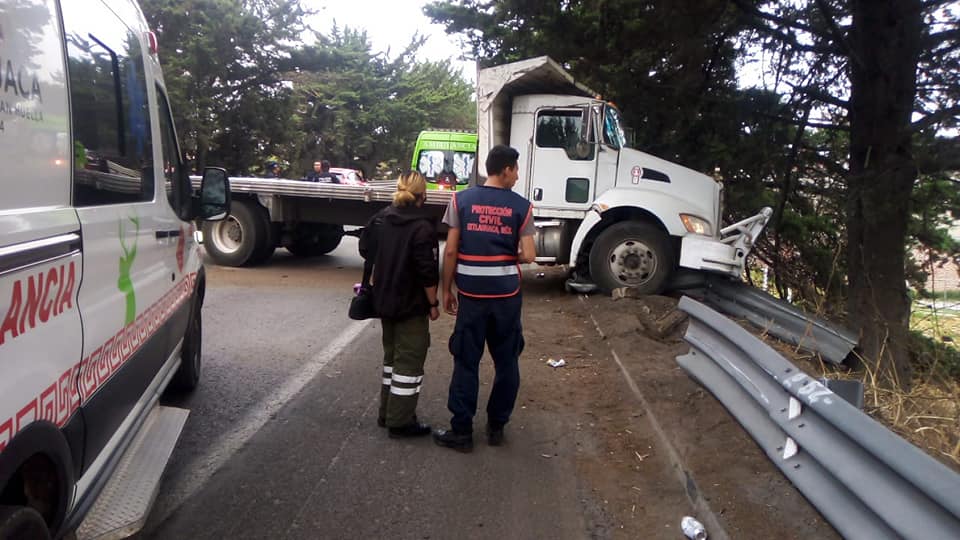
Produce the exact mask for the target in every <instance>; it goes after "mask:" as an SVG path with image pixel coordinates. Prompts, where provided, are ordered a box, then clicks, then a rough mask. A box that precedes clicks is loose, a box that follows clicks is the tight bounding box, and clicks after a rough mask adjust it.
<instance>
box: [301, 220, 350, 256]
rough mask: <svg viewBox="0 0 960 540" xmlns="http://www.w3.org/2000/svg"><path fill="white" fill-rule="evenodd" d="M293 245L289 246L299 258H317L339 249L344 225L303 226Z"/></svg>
mask: <svg viewBox="0 0 960 540" xmlns="http://www.w3.org/2000/svg"><path fill="white" fill-rule="evenodd" d="M301 229H302V230H301V231H298V232H299V233H300V234H298V235H297V236H296V237H295V238H294V240H293V243H292V244H290V245H289V246H287V249H288V250H289V251H290V253H293V254H294V255H296V256H298V257H317V256H319V255H326V254H327V253H330V252H331V251H333V250H335V249H337V246H339V245H340V240H342V239H343V226H342V225H326V224H323V225H301Z"/></svg>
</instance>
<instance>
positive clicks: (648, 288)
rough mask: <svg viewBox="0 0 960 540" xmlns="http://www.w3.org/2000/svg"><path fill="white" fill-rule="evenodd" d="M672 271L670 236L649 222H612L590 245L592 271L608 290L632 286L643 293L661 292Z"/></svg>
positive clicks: (594, 279)
mask: <svg viewBox="0 0 960 540" xmlns="http://www.w3.org/2000/svg"><path fill="white" fill-rule="evenodd" d="M672 273H673V250H672V249H671V248H670V239H669V238H668V237H667V234H666V233H665V232H663V231H661V230H660V229H658V228H657V227H655V226H653V225H650V224H648V223H640V222H637V221H625V222H622V223H617V224H615V225H612V226H610V227H609V228H608V229H607V230H605V231H603V232H602V233H600V237H599V238H597V240H596V242H594V243H593V247H592V248H591V249H590V275H591V277H592V278H593V281H594V282H595V283H596V284H597V285H598V286H599V287H600V288H601V289H602V290H603V291H605V292H607V293H609V292H610V291H612V290H613V289H616V288H619V287H631V288H633V289H636V290H637V292H639V293H640V294H659V293H661V292H663V290H664V288H665V287H666V284H667V280H668V279H669V278H670V275H671V274H672Z"/></svg>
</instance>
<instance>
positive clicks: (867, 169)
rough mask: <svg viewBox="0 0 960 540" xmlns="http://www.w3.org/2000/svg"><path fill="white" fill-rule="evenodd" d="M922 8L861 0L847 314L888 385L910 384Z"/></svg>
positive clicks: (915, 1)
mask: <svg viewBox="0 0 960 540" xmlns="http://www.w3.org/2000/svg"><path fill="white" fill-rule="evenodd" d="M922 29H923V19H922V14H921V2H920V0H854V2H853V26H852V28H851V38H852V39H851V41H850V42H849V45H850V49H851V50H850V81H851V93H850V107H851V110H850V167H849V181H848V188H849V192H848V200H847V203H848V208H847V210H848V214H847V235H848V236H847V239H848V242H849V244H848V253H847V257H848V269H849V285H850V287H849V299H848V310H849V314H850V318H851V323H852V324H853V326H854V327H855V329H856V330H858V331H859V332H860V336H861V339H860V345H861V352H862V354H863V358H864V360H865V361H866V362H867V365H868V366H872V367H875V368H877V373H878V375H879V378H880V380H881V381H882V382H884V383H886V384H894V385H901V386H903V387H909V385H910V374H911V369H910V360H909V356H908V350H907V341H908V340H907V338H908V330H909V316H910V301H909V299H908V297H907V288H906V281H905V280H906V272H905V268H904V265H905V253H906V237H907V222H908V218H909V216H910V193H911V190H912V188H913V183H914V180H915V178H916V167H915V164H914V161H913V156H912V153H911V131H910V120H911V113H912V111H913V102H914V96H915V94H916V71H917V63H918V57H919V50H920V38H921V34H922Z"/></svg>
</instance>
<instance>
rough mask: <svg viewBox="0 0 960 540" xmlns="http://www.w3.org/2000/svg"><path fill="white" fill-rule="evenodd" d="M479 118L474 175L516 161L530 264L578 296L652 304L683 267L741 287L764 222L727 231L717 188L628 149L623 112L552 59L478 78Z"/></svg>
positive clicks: (762, 218)
mask: <svg viewBox="0 0 960 540" xmlns="http://www.w3.org/2000/svg"><path fill="white" fill-rule="evenodd" d="M477 111H478V113H477V114H478V138H479V141H478V148H479V150H478V163H483V162H484V160H485V159H486V154H487V152H488V151H489V149H490V148H491V147H493V146H494V145H496V144H507V145H510V146H512V147H514V148H516V149H517V150H518V151H519V153H520V158H519V163H518V165H519V167H520V179H519V181H518V182H517V184H516V185H515V186H514V190H515V191H517V192H518V193H520V194H521V195H523V196H524V197H526V198H527V199H529V200H530V201H531V202H533V204H534V217H535V220H536V227H537V235H536V239H535V240H536V246H537V262H538V263H541V264H567V265H569V266H570V267H571V269H572V270H573V273H574V277H573V279H572V283H573V284H574V285H576V284H588V285H593V284H595V285H596V286H599V288H601V289H603V290H606V291H610V290H611V289H614V288H618V287H634V288H638V289H640V290H641V291H642V292H645V293H657V292H660V291H662V290H663V289H664V288H665V287H666V286H667V284H668V282H669V280H670V279H671V277H673V276H674V274H675V273H676V270H677V269H678V268H681V267H683V268H689V269H693V270H706V271H711V272H720V273H725V274H728V275H730V276H735V277H739V276H740V273H741V272H742V271H743V264H744V260H745V258H746V255H747V253H749V250H750V247H752V245H753V241H754V240H755V239H756V237H757V236H758V235H759V234H760V232H761V231H762V230H763V227H764V226H765V224H766V221H767V219H768V218H769V215H770V211H769V209H764V210H763V211H761V212H760V213H759V214H757V215H756V216H753V217H752V218H750V219H749V220H745V222H741V223H738V224H734V225H733V226H731V227H727V228H723V226H722V223H721V219H722V212H721V206H720V201H721V199H722V190H723V185H722V184H721V183H720V182H717V181H715V180H714V179H713V178H711V177H710V176H707V175H705V174H702V173H699V172H696V171H694V170H692V169H688V168H686V167H683V166H681V165H678V164H676V163H671V162H669V161H667V160H664V159H661V158H658V157H656V156H652V155H650V154H647V153H644V152H641V151H639V150H636V149H634V148H629V147H628V144H627V137H626V131H627V130H626V128H625V127H624V126H623V123H622V119H621V114H620V112H619V110H618V109H617V108H616V107H615V106H614V105H613V104H611V103H608V102H605V101H604V100H602V99H600V97H599V96H598V94H597V93H596V92H594V91H592V90H590V89H589V88H587V87H586V86H584V85H582V84H581V83H579V82H577V81H576V80H574V78H573V77H572V76H571V75H570V74H569V73H567V72H566V71H565V70H564V69H563V68H562V67H561V66H560V65H559V64H557V63H556V62H554V61H553V60H551V59H550V58H547V57H539V58H532V59H529V60H523V61H520V62H514V63H511V64H505V65H501V66H494V67H491V68H486V69H483V70H481V71H480V74H479V80H478V97H477ZM480 181H481V182H482V181H483V178H482V177H481V178H480Z"/></svg>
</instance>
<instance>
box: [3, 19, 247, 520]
mask: <svg viewBox="0 0 960 540" xmlns="http://www.w3.org/2000/svg"><path fill="white" fill-rule="evenodd" d="M0 59H2V63H3V66H4V70H3V71H4V80H5V81H6V82H5V84H4V85H3V87H2V90H0V141H2V144H0V161H2V162H3V163H4V167H5V169H4V173H3V175H2V176H0V192H2V193H3V196H2V197H0V538H8V537H31V538H32V537H44V536H45V535H50V536H58V535H63V534H65V533H67V532H70V531H74V530H76V529H77V528H78V526H79V525H80V524H81V522H83V520H84V518H85V517H86V516H88V515H94V514H95V515H96V516H97V517H99V518H105V521H104V520H101V521H98V523H96V524H94V525H91V526H87V527H86V528H84V527H81V528H80V530H79V533H80V534H79V536H80V538H85V537H95V536H99V535H100V534H101V533H104V532H106V531H111V530H115V529H118V528H119V529H123V528H124V527H127V528H129V526H130V524H128V523H127V524H124V523H118V522H117V521H116V520H113V519H110V518H113V517H116V516H117V515H118V514H119V513H120V512H118V510H121V508H120V507H119V503H118V501H119V502H123V503H124V504H129V505H131V506H129V507H128V508H134V507H141V506H142V507H143V508H144V509H145V508H147V507H148V506H149V504H148V503H149V501H152V497H151V496H149V495H150V494H152V493H155V491H151V490H150V489H147V490H146V491H144V493H146V494H147V495H146V496H141V497H138V498H135V497H129V496H128V495H129V493H130V492H129V491H127V488H129V486H128V485H125V484H124V483H123V482H122V481H121V482H119V483H118V482H117V477H116V476H115V475H114V472H115V471H116V470H118V469H123V468H125V469H127V471H128V472H130V473H131V474H130V475H128V476H129V477H131V478H134V477H135V478H138V479H141V480H147V481H148V482H149V481H150V479H155V480H156V481H157V482H159V475H160V472H162V470H163V465H164V464H165V460H162V461H160V462H158V460H149V459H148V460H146V461H137V458H138V457H142V454H137V449H144V448H148V449H149V450H150V451H151V452H154V453H155V454H156V455H158V456H163V455H164V452H166V456H169V451H170V450H171V449H172V446H173V444H174V443H175V441H176V438H177V435H178V434H179V431H180V430H179V428H180V427H182V425H183V421H184V420H185V418H186V411H182V410H174V409H169V408H165V407H159V406H158V399H159V396H160V395H161V394H162V393H163V392H164V391H165V390H166V389H167V388H168V387H170V388H177V389H180V390H183V391H189V390H192V389H193V388H194V387H196V386H197V384H198V382H199V376H200V359H201V350H200V343H201V341H200V336H201V331H202V326H201V309H200V308H201V306H202V302H203V294H204V287H205V274H204V270H203V266H202V263H201V256H200V252H199V246H198V244H197V242H196V241H195V237H194V231H195V230H196V227H195V225H194V222H195V220H203V219H220V218H222V217H224V216H226V215H227V213H228V212H229V209H230V204H229V202H230V200H229V193H230V190H229V181H228V179H227V177H226V173H225V171H223V170H222V169H209V170H207V171H205V174H204V181H203V185H202V188H201V190H200V193H199V194H198V193H194V191H193V188H192V186H191V183H190V178H189V176H188V175H187V169H186V166H185V164H184V161H183V158H182V154H181V152H180V149H179V146H178V142H177V136H176V131H175V129H174V124H173V117H172V115H171V111H170V105H169V101H168V99H167V97H166V89H165V88H166V87H165V85H164V81H163V77H162V75H161V72H160V64H159V60H158V55H157V43H156V37H155V36H154V35H153V34H152V33H151V32H150V31H149V28H148V27H147V24H146V21H145V20H144V17H143V14H142V13H141V12H140V9H139V7H138V6H137V5H136V4H135V3H134V2H132V1H124V0H109V1H107V0H69V1H66V0H62V1H56V0H20V1H18V2H8V3H5V4H4V5H3V6H2V7H0ZM170 434H172V436H171V435H170ZM137 463H146V464H148V465H149V467H148V468H137V466H136V465H135V464H137ZM144 467H147V466H146V465H145V466H144ZM148 469H149V470H148ZM149 486H150V484H149V483H148V484H147V487H148V488H149ZM105 493H109V494H111V497H112V498H111V497H106V498H105V497H101V494H105ZM141 495H142V494H141ZM141 503H144V504H143V505H141ZM134 521H136V520H134ZM103 523H107V526H106V529H104V528H103V527H102V525H103ZM85 525H86V523H85ZM134 530H135V529H134ZM34 535H35V536H34Z"/></svg>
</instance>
